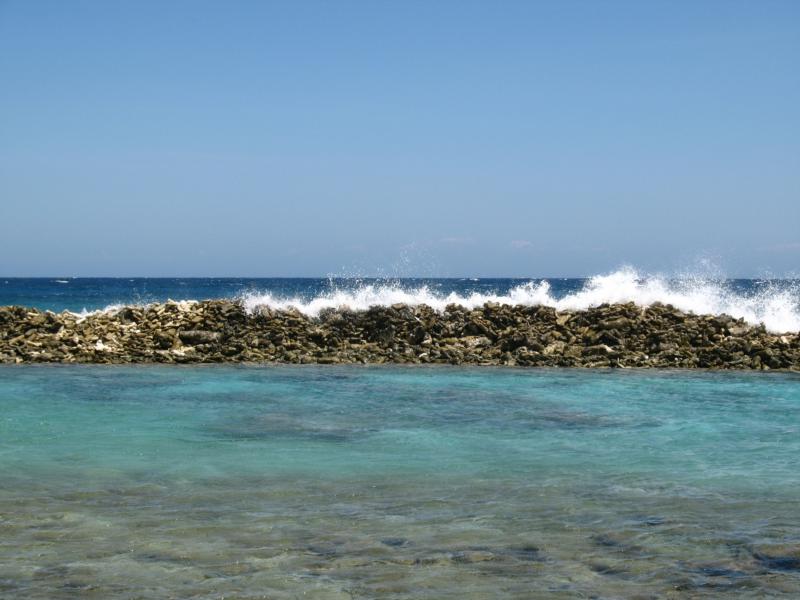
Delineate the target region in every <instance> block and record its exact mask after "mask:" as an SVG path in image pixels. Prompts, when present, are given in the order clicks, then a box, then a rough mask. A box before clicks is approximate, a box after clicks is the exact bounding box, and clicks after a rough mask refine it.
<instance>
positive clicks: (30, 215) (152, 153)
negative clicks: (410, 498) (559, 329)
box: [0, 0, 800, 276]
mask: <svg viewBox="0 0 800 600" xmlns="http://www.w3.org/2000/svg"><path fill="white" fill-rule="evenodd" d="M703 259H710V260H711V261H712V262H714V263H715V264H717V265H718V266H719V267H720V268H722V269H723V270H724V271H725V273H727V274H728V275H731V276H735V275H743V276H748V275H762V274H764V273H766V272H770V273H772V274H775V275H786V274H791V273H794V274H798V273H800V2H798V1H796V0H789V1H785V2H779V1H770V0H763V1H762V0H759V1H746V2H738V1H735V0H724V1H718V2H717V1H695V0H692V1H683V2H680V1H674V0H670V1H663V2H661V1H655V0H654V1H640V0H635V1H631V2H622V1H613V0H609V1H603V2H596V1H588V0H587V1H585V2H574V1H562V0H558V1H556V0H553V1H550V2H543V1H541V2H536V1H533V0H526V1H522V2H512V1H500V2H492V1H488V0H486V1H482V2H470V1H465V0H458V1H452V2H448V1H433V0H427V1H424V2H423V1H419V2H417V1H396V2H389V1H380V0H370V1H366V0H365V1H363V2H350V1H327V0H326V1H320V2H304V1H300V0H297V1H285V2H268V1H263V2H241V1H240V2H223V1H215V2H203V1H199V0H191V1H185V2H181V1H162V0H159V1H152V2H151V1H143V0H137V1H135V2H133V1H131V2H123V1H113V0H112V1H107V0H102V1H101V0H98V1H94V2H82V1H78V0H70V1H67V2H65V1H61V0H58V1H52V2H45V1H38V0H0V275H6V276H64V275H73V276H99V275H109V276H114V275H119V276H127V275H143V276H146V275H150V276H206V275H208V276H218V275H229V276H247V275H249V276H293V275H297V276H324V275H327V274H337V275H353V274H356V275H380V274H384V275H405V276H411V275H423V276H437V275H438V276H492V275H495V276H582V275H591V274H594V273H597V272H602V271H608V270H611V269H614V268H616V267H618V266H619V265H621V264H631V265H634V266H636V267H639V268H641V269H644V270H652V271H665V272H669V271H671V270H673V269H684V268H687V267H691V265H693V264H695V263H696V262H697V261H699V260H703Z"/></svg>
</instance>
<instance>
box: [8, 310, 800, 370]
mask: <svg viewBox="0 0 800 600" xmlns="http://www.w3.org/2000/svg"><path fill="white" fill-rule="evenodd" d="M0 362H2V363H33V362H39V363H41V362H58V363H218V362H278V363H321V364H332V363H443V364H469V365H522V366H548V367H658V368H670V367H672V368H710V369H787V370H800V335H799V334H798V333H786V334H783V335H780V334H774V333H769V332H767V331H766V330H765V329H764V327H763V326H753V325H750V324H747V323H745V322H744V321H742V320H736V319H733V318H732V317H729V316H726V315H714V316H712V315H694V314H687V313H684V312H681V311H680V310H677V309H675V308H673V307H672V306H668V305H660V304H655V305H652V306H649V307H646V308H644V307H641V306H637V305H634V304H614V305H602V306H598V307H596V308H591V309H588V310H585V311H575V312H569V311H568V312H557V311H556V310H554V309H553V308H549V307H544V306H509V305H500V304H493V303H487V304H485V305H484V306H482V307H480V308H475V309H467V308H464V307H462V306H457V305H451V306H448V307H447V308H446V309H445V310H444V311H441V312H437V311H435V310H433V309H432V308H430V307H427V306H406V305H393V306H381V307H374V308H371V309H369V310H365V311H351V310H347V309H339V310H327V311H324V312H322V313H321V314H320V315H319V316H317V317H309V316H307V315H305V314H303V313H301V312H299V311H297V310H293V309H288V310H273V309H270V308H267V307H261V308H259V309H257V310H256V311H254V312H247V311H246V310H245V309H244V307H243V306H242V305H241V304H239V303H237V302H232V301H224V300H213V301H204V302H172V301H168V302H166V303H163V304H153V305H150V306H143V307H126V308H122V309H120V310H116V311H106V312H98V313H94V314H91V315H89V316H86V317H83V318H81V317H79V316H77V315H75V314H72V313H67V312H64V313H59V314H55V313H52V312H41V311H38V310H34V309H30V308H24V307H20V306H10V307H0Z"/></svg>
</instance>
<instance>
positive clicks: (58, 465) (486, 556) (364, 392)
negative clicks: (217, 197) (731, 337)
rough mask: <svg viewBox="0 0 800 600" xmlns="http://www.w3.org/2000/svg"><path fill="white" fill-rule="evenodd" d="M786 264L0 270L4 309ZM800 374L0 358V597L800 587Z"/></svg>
mask: <svg viewBox="0 0 800 600" xmlns="http://www.w3.org/2000/svg"><path fill="white" fill-rule="evenodd" d="M797 290H798V287H797V282H794V281H788V280H779V281H760V280H726V281H710V280H660V279H648V278H640V277H638V276H636V274H635V273H632V272H629V271H621V272H618V273H614V274H610V275H607V276H603V277H598V278H592V279H587V280H483V279H481V280H399V281H378V280H323V279H315V280H296V279H281V280H278V279H270V280H256V279H252V280H243V279H222V280H220V279H169V280H164V279H132V280H128V279H124V280H123V279H110V280H100V279H63V280H55V279H47V280H42V279H36V280H33V279H0V305H4V304H22V305H27V306H35V307H38V308H41V309H49V310H57V311H60V310H70V311H74V312H84V311H92V310H103V309H108V308H109V307H113V306H115V305H120V304H130V303H147V302H153V301H159V300H165V299H166V298H172V299H203V298H215V297H216V298H219V297H225V298H240V299H241V300H242V301H243V302H244V303H245V304H247V305H248V306H256V305H258V304H271V305H274V306H277V307H285V306H296V307H297V308H298V309H300V310H302V311H304V312H307V313H309V314H314V313H315V312H318V311H319V310H321V309H323V308H326V307H336V306H342V305H346V306H350V307H351V308H364V307H366V306H369V305H371V304H380V303H393V302H422V301H424V302H426V303H430V304H432V305H434V306H444V305H445V304H447V303H448V302H451V301H455V302H460V303H462V304H467V305H479V304H482V303H483V302H485V301H487V300H492V301H507V302H514V303H543V304H549V305H553V306H556V307H557V308H560V309H566V308H581V307H586V306H589V305H593V304H598V303H601V302H616V301H635V302H638V303H641V304H647V303H651V302H655V301H662V302H671V303H673V304H675V305H676V306H679V307H681V308H684V309H686V310H694V311H696V312H728V313H729V314H733V315H734V316H737V317H742V318H745V319H746V320H748V321H752V322H763V323H764V324H765V325H766V326H767V327H768V328H769V329H771V330H776V331H798V330H800V320H799V317H798V315H800V310H798V298H799V297H800V296H798V293H797ZM798 499H800V375H798V374H793V373H757V372H747V373H745V372H724V373H717V372H702V371H668V372H666V371H652V370H644V371H622V370H614V371H606V370H557V369H556V370H550V369H524V368H511V369H508V368H494V367H487V368H466V367H422V366H415V367H410V368H400V367H388V366H372V367H367V366H348V367H332V366H309V365H303V366H238V367H237V366H204V367H178V366H172V367H166V366H29V365H28V366H26V365H21V366H3V367H0V598H3V599H5V598H9V599H11V598H14V599H16V598H26V599H28V598H30V599H60V598H65V599H67V598H70V599H71V598H102V599H106V598H130V599H135V598H207V599H220V598H242V599H244V598H247V599H249V598H253V599H255V598H270V599H294V598H318V599H338V598H341V599H346V600H350V599H354V598H357V599H362V598H363V599H368V598H388V599H416V598H430V599H439V598H459V599H466V598H475V599H485V598H519V599H528V598H717V597H730V598H764V597H785V598H798V597H800V501H799V500H798Z"/></svg>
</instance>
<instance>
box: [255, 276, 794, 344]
mask: <svg viewBox="0 0 800 600" xmlns="http://www.w3.org/2000/svg"><path fill="white" fill-rule="evenodd" d="M241 299H242V301H243V303H244V305H245V308H246V309H247V310H249V311H253V310H255V309H256V308H258V307H259V306H268V307H270V308H273V309H287V308H295V309H297V310H299V311H300V312H302V313H304V314H307V315H309V316H317V315H319V313H320V311H322V310H324V309H328V308H349V309H351V310H365V309H368V308H370V307H372V306H388V305H391V304H397V303H402V304H408V305H420V304H426V305H428V306H430V307H431V308H433V309H435V310H443V309H444V308H445V307H446V306H447V305H448V304H459V305H461V306H464V307H466V308H474V307H478V306H482V305H483V304H485V303H486V302H497V303H501V304H512V305H525V306H537V305H541V306H551V307H554V308H556V309H557V310H584V309H587V308H591V307H593V306H598V305H600V304H606V303H608V304H613V303H620V302H634V303H636V304H637V305H640V306H649V305H651V304H653V303H655V302H661V303H663V304H672V305H673V306H675V307H676V308H679V309H681V310H683V311H685V312H692V313H695V314H722V313H725V314H728V315H731V316H732V317H735V318H737V319H738V318H743V319H744V320H745V321H747V322H749V323H752V324H760V323H763V324H764V325H765V326H766V328H767V329H768V330H770V331H773V332H777V333H783V332H789V331H800V289H798V286H797V284H793V285H780V286H779V285H776V284H765V285H763V286H761V287H760V288H759V289H757V290H756V291H753V292H751V293H747V294H743V293H737V292H735V291H733V290H732V289H731V287H730V286H729V285H726V284H725V282H724V281H722V280H719V279H709V278H704V277H682V278H678V279H674V278H667V277H662V276H645V275H642V274H640V273H638V272H637V271H636V270H634V269H632V268H624V269H620V270H618V271H615V272H613V273H610V274H607V275H597V276H595V277H592V278H590V279H588V280H587V281H586V283H585V284H584V286H583V288H582V289H580V290H578V291H576V292H572V293H568V294H566V295H565V296H563V297H556V296H555V295H554V294H553V291H552V288H551V286H550V284H549V283H548V282H546V281H539V282H529V283H525V284H522V285H519V286H517V287H514V288H512V289H511V290H509V292H508V293H507V294H503V295H499V294H485V293H477V292H474V293H471V294H468V295H460V294H456V293H450V294H441V293H436V292H435V291H434V290H431V288H429V287H428V286H424V285H422V286H419V287H415V288H409V287H406V286H403V285H402V284H398V283H386V284H376V283H368V284H363V285H360V286H359V287H357V288H355V289H351V290H335V291H331V292H327V293H324V294H321V295H319V296H317V297H314V298H311V299H304V298H300V297H295V298H285V297H277V296H275V295H273V294H270V293H264V294H261V293H249V294H245V295H244V296H243V297H242V298H241Z"/></svg>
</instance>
